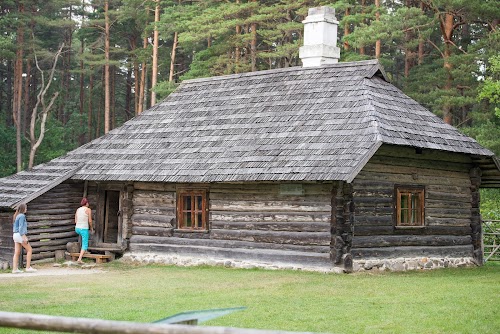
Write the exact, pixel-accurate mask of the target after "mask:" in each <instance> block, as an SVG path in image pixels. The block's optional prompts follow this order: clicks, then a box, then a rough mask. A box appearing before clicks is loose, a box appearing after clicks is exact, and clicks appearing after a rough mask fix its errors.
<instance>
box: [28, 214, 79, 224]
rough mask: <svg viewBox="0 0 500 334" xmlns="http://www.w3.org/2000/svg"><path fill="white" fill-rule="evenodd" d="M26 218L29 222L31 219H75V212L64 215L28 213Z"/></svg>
mask: <svg viewBox="0 0 500 334" xmlns="http://www.w3.org/2000/svg"><path fill="white" fill-rule="evenodd" d="M26 219H27V220H28V222H30V221H50V220H69V219H73V221H74V220H75V214H74V213H71V214H64V215H32V214H29V213H28V214H27V215H26Z"/></svg>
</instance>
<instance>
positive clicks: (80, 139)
mask: <svg viewBox="0 0 500 334" xmlns="http://www.w3.org/2000/svg"><path fill="white" fill-rule="evenodd" d="M84 50H85V41H84V39H83V38H82V39H81V40H80V55H83V52H84ZM84 87H85V75H84V65H83V58H81V59H80V94H79V96H80V134H79V135H78V146H81V145H83V144H84V143H85V132H84V131H82V130H81V129H83V113H84V111H83V108H84V101H85V89H84Z"/></svg>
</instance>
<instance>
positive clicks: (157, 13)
mask: <svg viewBox="0 0 500 334" xmlns="http://www.w3.org/2000/svg"><path fill="white" fill-rule="evenodd" d="M155 1H156V6H155V28H154V32H153V68H152V69H151V70H152V74H151V106H154V105H155V104H156V93H155V92H154V87H155V86H156V83H157V82H158V40H159V34H158V24H159V22H160V0H155Z"/></svg>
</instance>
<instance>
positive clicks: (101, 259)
mask: <svg viewBox="0 0 500 334" xmlns="http://www.w3.org/2000/svg"><path fill="white" fill-rule="evenodd" d="M69 255H70V256H71V260H73V261H77V260H78V257H79V256H80V253H69ZM83 257H86V258H90V259H94V260H95V263H105V262H108V261H109V260H111V257H112V256H111V255H103V254H92V253H85V254H83Z"/></svg>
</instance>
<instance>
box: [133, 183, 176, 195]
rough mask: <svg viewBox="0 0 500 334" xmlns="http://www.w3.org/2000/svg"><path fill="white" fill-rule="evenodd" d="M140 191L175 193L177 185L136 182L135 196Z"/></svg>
mask: <svg viewBox="0 0 500 334" xmlns="http://www.w3.org/2000/svg"><path fill="white" fill-rule="evenodd" d="M139 190H145V191H151V190H154V191H170V192H175V191H176V185H175V184H173V183H156V182H134V194H135V193H136V192H137V191H139Z"/></svg>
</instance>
